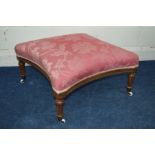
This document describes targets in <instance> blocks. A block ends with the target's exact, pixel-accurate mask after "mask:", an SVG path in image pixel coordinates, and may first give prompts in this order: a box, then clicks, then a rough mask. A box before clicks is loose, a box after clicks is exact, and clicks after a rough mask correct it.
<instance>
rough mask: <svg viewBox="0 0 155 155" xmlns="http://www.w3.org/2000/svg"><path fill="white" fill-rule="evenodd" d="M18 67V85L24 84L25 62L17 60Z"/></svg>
mask: <svg viewBox="0 0 155 155" xmlns="http://www.w3.org/2000/svg"><path fill="white" fill-rule="evenodd" d="M18 65H19V74H20V77H21V79H20V83H24V80H25V78H26V70H25V62H23V61H21V60H19V62H18Z"/></svg>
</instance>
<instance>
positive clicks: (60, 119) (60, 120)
mask: <svg viewBox="0 0 155 155" xmlns="http://www.w3.org/2000/svg"><path fill="white" fill-rule="evenodd" d="M58 121H59V122H61V123H65V122H66V120H65V119H64V118H58Z"/></svg>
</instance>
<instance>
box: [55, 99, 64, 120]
mask: <svg viewBox="0 0 155 155" xmlns="http://www.w3.org/2000/svg"><path fill="white" fill-rule="evenodd" d="M55 103H56V113H57V118H58V120H59V121H61V122H62V123H65V119H64V112H63V107H64V99H63V98H61V97H58V96H56V97H55Z"/></svg>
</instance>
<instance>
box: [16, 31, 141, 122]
mask: <svg viewBox="0 0 155 155" xmlns="http://www.w3.org/2000/svg"><path fill="white" fill-rule="evenodd" d="M15 51H16V55H17V59H18V61H19V71H20V76H21V80H20V82H21V83H23V82H24V80H25V77H26V71H25V63H28V64H31V65H32V66H34V67H36V68H37V69H39V70H40V71H41V72H42V73H43V74H44V75H45V76H46V77H47V79H48V80H49V81H50V84H51V87H52V90H53V95H54V97H55V103H56V115H57V118H58V120H60V121H61V122H65V119H64V113H63V106H64V99H65V97H66V96H67V95H68V94H70V93H71V92H72V91H73V90H75V89H77V88H78V87H80V86H82V85H84V84H86V83H89V82H91V81H94V80H97V79H100V78H103V77H106V76H110V75H114V74H120V73H127V74H128V82H127V92H128V95H129V96H132V95H133V93H132V91H131V89H132V83H133V80H134V78H135V73H136V71H137V68H138V64H139V58H138V56H137V55H136V54H135V53H133V52H130V51H128V50H125V49H122V48H120V47H117V46H115V45H112V44H110V43H107V42H105V41H102V40H99V39H97V38H95V37H93V36H90V35H88V34H84V33H77V34H68V35H62V36H56V37H50V38H44V39H39V40H34V41H29V42H25V43H20V44H18V45H16V46H15Z"/></svg>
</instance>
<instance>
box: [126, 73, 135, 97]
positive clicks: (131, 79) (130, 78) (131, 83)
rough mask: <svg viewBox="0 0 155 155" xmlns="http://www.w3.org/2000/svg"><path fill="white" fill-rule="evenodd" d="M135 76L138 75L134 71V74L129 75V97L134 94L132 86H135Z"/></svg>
mask: <svg viewBox="0 0 155 155" xmlns="http://www.w3.org/2000/svg"><path fill="white" fill-rule="evenodd" d="M135 75H136V70H135V71H133V72H130V73H129V74H128V86H127V92H128V95H129V96H132V95H133V92H132V85H133V81H134V79H135Z"/></svg>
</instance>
